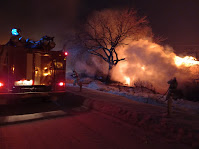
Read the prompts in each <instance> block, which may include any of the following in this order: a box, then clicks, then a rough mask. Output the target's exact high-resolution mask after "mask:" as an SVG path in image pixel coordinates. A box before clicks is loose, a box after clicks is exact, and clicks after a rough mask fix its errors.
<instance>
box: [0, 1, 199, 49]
mask: <svg viewBox="0 0 199 149" xmlns="http://www.w3.org/2000/svg"><path fill="white" fill-rule="evenodd" d="M125 7H127V8H129V7H134V8H136V9H137V10H138V12H139V14H140V15H146V16H147V17H148V20H149V22H150V26H151V27H152V30H153V32H154V33H155V35H158V36H162V37H164V38H166V39H167V40H165V43H168V44H170V45H172V44H185V45H187V44H188V45H199V1H198V0H167V1H165V0H34V1H33V0H19V1H17V0H1V2H0V18H1V20H0V25H1V27H0V44H5V43H6V42H7V41H8V40H9V38H10V36H11V34H10V31H11V29H12V28H13V27H18V28H20V29H21V30H22V36H24V37H25V38H30V39H33V40H39V39H40V38H41V37H42V36H44V35H50V36H54V37H55V39H56V43H57V47H56V48H57V49H59V48H62V46H63V42H64V40H65V37H66V36H67V34H68V32H70V31H73V30H75V27H76V26H77V25H79V24H81V22H82V20H84V19H85V18H86V16H87V15H88V14H90V13H92V11H94V10H102V9H105V8H118V9H119V8H125Z"/></svg>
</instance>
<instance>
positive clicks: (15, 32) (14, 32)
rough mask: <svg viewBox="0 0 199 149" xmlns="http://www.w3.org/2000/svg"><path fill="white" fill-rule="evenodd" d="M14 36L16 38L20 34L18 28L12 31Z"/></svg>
mask: <svg viewBox="0 0 199 149" xmlns="http://www.w3.org/2000/svg"><path fill="white" fill-rule="evenodd" d="M12 35H14V36H17V35H19V33H18V31H17V29H16V28H13V29H12Z"/></svg>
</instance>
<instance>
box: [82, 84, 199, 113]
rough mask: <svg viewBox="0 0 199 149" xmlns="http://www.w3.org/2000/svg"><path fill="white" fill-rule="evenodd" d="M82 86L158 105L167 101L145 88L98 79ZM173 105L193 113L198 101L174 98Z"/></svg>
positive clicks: (163, 104)
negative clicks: (108, 83) (112, 83)
mask: <svg viewBox="0 0 199 149" xmlns="http://www.w3.org/2000/svg"><path fill="white" fill-rule="evenodd" d="M83 87H85V88H90V89H94V90H99V91H103V92H107V93H111V94H115V95H120V96H124V97H126V98H128V99H131V100H134V101H137V102H141V103H148V104H152V105H158V106H166V104H167V101H165V100H166V96H164V95H161V94H154V93H153V92H152V91H151V90H148V89H146V88H142V89H141V88H131V87H123V88H121V87H119V86H107V85H105V84H104V83H102V82H100V81H92V82H91V83H89V84H88V85H84V86H83ZM173 107H174V108H176V109H180V110H184V111H189V112H193V113H198V112H199V102H192V101H187V100H184V99H177V100H174V101H173Z"/></svg>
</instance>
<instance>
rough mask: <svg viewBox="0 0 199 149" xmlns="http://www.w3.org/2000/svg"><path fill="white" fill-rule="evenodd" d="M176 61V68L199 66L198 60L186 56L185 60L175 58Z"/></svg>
mask: <svg viewBox="0 0 199 149" xmlns="http://www.w3.org/2000/svg"><path fill="white" fill-rule="evenodd" d="M174 61H175V64H176V66H181V65H184V66H186V67H190V66H194V65H199V61H197V60H196V58H195V57H192V56H185V57H184V58H181V57H179V56H175V58H174Z"/></svg>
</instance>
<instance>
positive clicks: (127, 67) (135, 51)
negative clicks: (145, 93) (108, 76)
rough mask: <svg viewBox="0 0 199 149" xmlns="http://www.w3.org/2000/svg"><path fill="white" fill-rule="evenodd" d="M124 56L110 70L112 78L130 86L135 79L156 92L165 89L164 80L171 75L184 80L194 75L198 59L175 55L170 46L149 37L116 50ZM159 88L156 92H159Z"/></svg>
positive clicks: (165, 82) (165, 83)
mask: <svg viewBox="0 0 199 149" xmlns="http://www.w3.org/2000/svg"><path fill="white" fill-rule="evenodd" d="M118 55H119V56H120V57H121V58H124V57H125V61H121V62H119V63H118V64H117V66H116V67H114V69H113V70H112V79H113V80H116V81H119V82H121V83H124V84H126V85H129V86H133V85H134V83H135V82H136V81H137V80H141V81H142V82H149V83H151V84H152V85H153V86H154V87H155V88H156V89H157V90H158V91H160V90H161V91H165V90H166V89H167V88H168V84H167V81H168V80H170V79H171V78H173V77H176V78H177V79H178V80H181V81H182V80H187V79H190V78H191V77H193V75H196V73H195V72H194V71H193V68H194V70H195V67H198V66H199V61H197V59H196V58H194V57H192V56H185V57H179V56H177V55H176V54H175V53H174V52H173V50H172V48H171V47H168V46H166V47H163V46H161V45H158V44H156V43H153V42H151V41H150V40H144V39H142V40H139V41H133V42H131V43H129V44H128V46H126V47H121V48H120V49H118ZM161 91H160V92H161Z"/></svg>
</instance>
